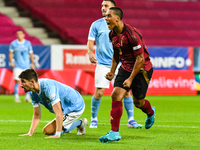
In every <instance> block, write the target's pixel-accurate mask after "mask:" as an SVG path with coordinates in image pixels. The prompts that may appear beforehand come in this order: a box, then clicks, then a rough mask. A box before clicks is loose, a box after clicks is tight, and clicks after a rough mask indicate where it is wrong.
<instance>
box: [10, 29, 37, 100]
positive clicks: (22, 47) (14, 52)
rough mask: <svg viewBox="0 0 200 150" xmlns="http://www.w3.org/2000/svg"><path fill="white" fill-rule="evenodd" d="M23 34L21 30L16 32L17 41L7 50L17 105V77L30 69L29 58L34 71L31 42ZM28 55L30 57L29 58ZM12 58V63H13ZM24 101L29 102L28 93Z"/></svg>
mask: <svg viewBox="0 0 200 150" xmlns="http://www.w3.org/2000/svg"><path fill="white" fill-rule="evenodd" d="M24 37H25V34H24V31H23V30H18V31H17V39H16V40H14V41H12V42H11V44H10V48H9V61H10V65H11V67H12V68H13V74H14V79H15V85H14V95H15V102H17V103H19V102H21V100H20V99H19V94H18V89H19V88H18V87H19V78H18V75H19V74H20V73H21V72H22V71H23V70H25V69H28V68H30V58H31V62H32V67H31V68H33V69H35V65H34V59H33V49H32V46H31V42H30V41H28V40H26V39H24ZM29 55H30V57H29ZM13 56H14V61H13ZM25 101H26V102H30V98H29V93H28V92H27V93H26V96H25Z"/></svg>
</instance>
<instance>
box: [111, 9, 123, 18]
mask: <svg viewBox="0 0 200 150" xmlns="http://www.w3.org/2000/svg"><path fill="white" fill-rule="evenodd" d="M109 9H110V10H113V11H114V14H115V15H117V16H119V17H120V19H121V20H122V18H123V11H122V10H121V8H119V7H111V8H109Z"/></svg>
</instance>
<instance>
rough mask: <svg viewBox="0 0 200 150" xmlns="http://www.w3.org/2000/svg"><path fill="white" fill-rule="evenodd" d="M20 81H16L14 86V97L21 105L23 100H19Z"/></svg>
mask: <svg viewBox="0 0 200 150" xmlns="http://www.w3.org/2000/svg"><path fill="white" fill-rule="evenodd" d="M18 91H19V80H15V86H14V95H15V102H16V103H20V102H21V100H20V99H19V92H18Z"/></svg>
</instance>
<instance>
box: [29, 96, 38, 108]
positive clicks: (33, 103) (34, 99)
mask: <svg viewBox="0 0 200 150" xmlns="http://www.w3.org/2000/svg"><path fill="white" fill-rule="evenodd" d="M30 96H31V101H32V105H33V107H40V103H38V102H37V101H36V97H35V96H34V94H33V93H30Z"/></svg>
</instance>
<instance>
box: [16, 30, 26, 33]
mask: <svg viewBox="0 0 200 150" xmlns="http://www.w3.org/2000/svg"><path fill="white" fill-rule="evenodd" d="M18 31H21V32H23V33H24V30H22V29H18V30H17V32H18ZM24 34H25V33H24Z"/></svg>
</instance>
